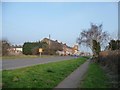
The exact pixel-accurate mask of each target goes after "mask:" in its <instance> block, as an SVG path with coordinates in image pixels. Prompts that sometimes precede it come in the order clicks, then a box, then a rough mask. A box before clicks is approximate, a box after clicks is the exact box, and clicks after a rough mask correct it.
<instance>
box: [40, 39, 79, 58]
mask: <svg viewBox="0 0 120 90" xmlns="http://www.w3.org/2000/svg"><path fill="white" fill-rule="evenodd" d="M41 41H42V42H46V43H47V44H48V45H49V49H52V50H55V51H56V54H58V55H60V56H62V55H63V56H66V55H73V54H78V45H77V44H76V45H74V46H73V47H70V46H68V45H66V43H64V44H63V43H62V42H58V40H51V39H48V38H44V39H43V40H41Z"/></svg>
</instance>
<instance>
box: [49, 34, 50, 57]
mask: <svg viewBox="0 0 120 90" xmlns="http://www.w3.org/2000/svg"><path fill="white" fill-rule="evenodd" d="M49 55H50V34H49Z"/></svg>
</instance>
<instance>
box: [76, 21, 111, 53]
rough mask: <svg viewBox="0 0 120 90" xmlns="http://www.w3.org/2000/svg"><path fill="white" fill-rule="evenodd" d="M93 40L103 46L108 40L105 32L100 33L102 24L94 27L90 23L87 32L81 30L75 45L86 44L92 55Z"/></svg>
mask: <svg viewBox="0 0 120 90" xmlns="http://www.w3.org/2000/svg"><path fill="white" fill-rule="evenodd" d="M93 40H95V41H97V42H99V43H100V45H104V44H105V43H106V42H108V40H109V34H108V33H107V32H103V31H102V24H100V25H98V26H97V25H95V24H92V23H91V28H90V29H88V30H83V31H82V32H81V33H80V36H79V37H78V38H77V43H78V44H79V45H81V44H83V43H84V44H86V46H88V47H90V49H91V50H92V52H93V54H94V50H93Z"/></svg>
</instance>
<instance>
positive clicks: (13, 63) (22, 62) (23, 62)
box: [0, 56, 74, 70]
mask: <svg viewBox="0 0 120 90" xmlns="http://www.w3.org/2000/svg"><path fill="white" fill-rule="evenodd" d="M73 58H74V57H71V56H56V57H50V58H35V59H16V60H2V62H1V63H2V68H1V67H0V69H3V70H9V69H17V68H22V67H27V66H32V65H37V64H44V63H49V62H57V61H62V60H70V59H73Z"/></svg>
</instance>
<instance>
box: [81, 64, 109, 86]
mask: <svg viewBox="0 0 120 90" xmlns="http://www.w3.org/2000/svg"><path fill="white" fill-rule="evenodd" d="M109 87H110V85H109V84H108V77H107V76H106V74H105V72H104V71H103V70H102V68H100V66H99V65H98V64H96V63H91V64H90V66H89V69H88V72H87V74H86V76H85V78H84V80H83V82H82V83H81V85H80V88H109Z"/></svg>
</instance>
